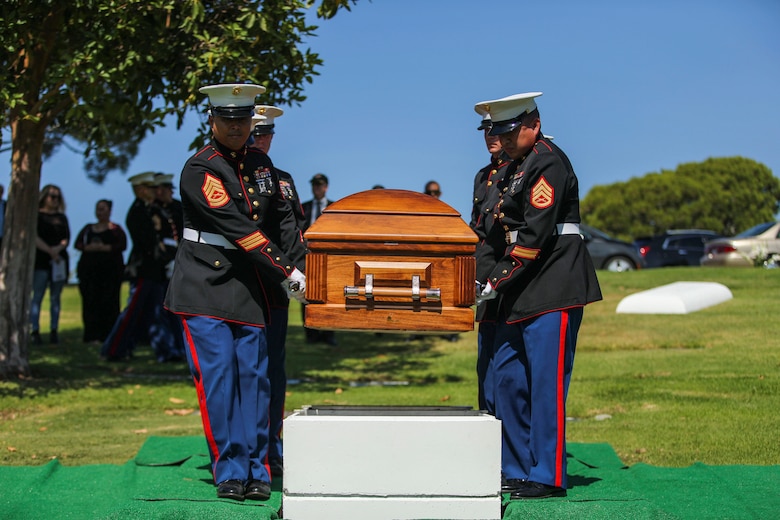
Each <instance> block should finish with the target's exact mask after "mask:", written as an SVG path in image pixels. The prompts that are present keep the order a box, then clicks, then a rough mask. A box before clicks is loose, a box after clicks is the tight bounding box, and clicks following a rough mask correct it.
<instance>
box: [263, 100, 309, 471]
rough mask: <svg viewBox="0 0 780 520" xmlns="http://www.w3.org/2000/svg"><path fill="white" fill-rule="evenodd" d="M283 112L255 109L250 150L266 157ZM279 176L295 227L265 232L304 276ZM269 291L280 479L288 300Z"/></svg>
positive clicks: (299, 241) (275, 467) (286, 183)
mask: <svg viewBox="0 0 780 520" xmlns="http://www.w3.org/2000/svg"><path fill="white" fill-rule="evenodd" d="M283 114H284V111H283V110H282V109H281V108H279V107H275V106H272V105H256V106H255V115H254V116H253V117H252V123H253V125H254V130H253V139H252V143H251V144H250V146H253V147H255V148H258V149H260V150H261V151H262V152H264V153H266V154H268V153H269V152H270V150H271V142H272V141H273V137H274V134H275V133H276V132H275V130H274V128H275V127H276V123H275V120H276V118H277V117H280V116H281V115H283ZM274 169H275V170H276V173H277V175H278V176H279V189H280V190H281V192H282V194H283V195H284V198H285V200H287V201H288V202H289V204H290V207H291V208H292V213H293V216H294V219H295V222H294V224H287V225H282V226H277V227H275V228H273V229H268V230H267V233H268V236H269V238H270V239H271V241H272V242H274V243H278V244H282V245H283V249H284V253H285V254H286V255H287V257H288V258H289V259H290V260H291V261H292V262H293V263H294V264H295V265H296V266H297V267H298V269H299V270H300V271H302V272H305V259H306V246H305V245H304V241H303V231H302V229H303V226H304V221H305V217H304V215H303V209H302V208H301V199H300V197H299V195H298V191H297V190H296V188H295V181H294V180H293V177H292V175H290V174H289V173H287V172H286V171H284V170H281V169H279V167H277V166H274ZM281 233H288V234H289V233H292V235H291V236H285V237H284V238H283V237H282V236H281ZM265 285H266V288H267V290H268V293H267V294H268V323H267V324H266V328H265V331H266V339H267V342H268V380H269V382H270V384H271V405H270V409H269V415H270V424H269V435H270V441H269V445H268V461H269V465H270V467H271V475H272V476H280V475H281V474H282V473H283V471H284V450H283V447H282V426H283V424H284V401H285V395H286V393H287V371H286V368H285V363H286V359H287V325H288V317H289V307H290V299H289V298H288V297H287V293H286V291H285V290H284V289H283V287H282V286H281V285H279V284H274V283H267V284H265Z"/></svg>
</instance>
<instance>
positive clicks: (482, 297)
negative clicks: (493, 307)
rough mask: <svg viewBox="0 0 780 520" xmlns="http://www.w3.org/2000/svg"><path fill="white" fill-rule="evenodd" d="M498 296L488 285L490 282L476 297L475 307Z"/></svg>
mask: <svg viewBox="0 0 780 520" xmlns="http://www.w3.org/2000/svg"><path fill="white" fill-rule="evenodd" d="M497 296H498V292H497V291H496V290H495V289H493V286H492V285H490V282H488V283H487V284H485V288H484V289H482V292H481V293H480V294H478V295H477V305H479V304H480V303H482V302H486V301H488V300H492V299H494V298H496V297H497Z"/></svg>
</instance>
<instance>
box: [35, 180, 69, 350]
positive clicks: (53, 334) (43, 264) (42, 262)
mask: <svg viewBox="0 0 780 520" xmlns="http://www.w3.org/2000/svg"><path fill="white" fill-rule="evenodd" d="M69 242H70V225H69V224H68V217H66V216H65V198H64V197H63V195H62V190H60V188H59V187H58V186H55V185H53V184H47V185H46V186H44V187H43V188H41V191H40V193H39V198H38V235H37V237H36V238H35V266H34V270H33V296H32V302H31V304H30V324H31V325H32V334H31V338H32V341H33V343H35V344H36V345H40V344H41V343H42V339H41V334H40V332H39V330H38V328H39V325H40V323H39V322H40V317H41V304H42V303H43V295H44V293H45V292H46V287H48V288H49V309H50V312H49V325H50V332H49V343H51V344H52V345H56V344H57V343H59V342H60V340H59V335H58V334H57V328H58V326H59V323H60V308H61V305H60V296H61V294H62V289H63V288H64V287H65V284H66V283H67V281H68V276H69V273H70V258H69V256H68V243H69Z"/></svg>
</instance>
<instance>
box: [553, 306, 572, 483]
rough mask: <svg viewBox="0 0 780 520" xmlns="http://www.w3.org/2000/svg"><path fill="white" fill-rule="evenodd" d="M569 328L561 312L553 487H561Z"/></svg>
mask: <svg viewBox="0 0 780 520" xmlns="http://www.w3.org/2000/svg"><path fill="white" fill-rule="evenodd" d="M568 328H569V311H561V328H560V331H559V332H558V391H557V402H558V403H557V404H558V407H557V412H556V414H557V421H558V424H557V432H558V438H557V439H556V442H555V485H556V486H557V487H562V485H563V475H562V474H561V467H562V466H563V457H565V456H566V454H565V453H564V449H563V446H564V443H565V442H566V430H565V428H566V394H565V392H564V388H563V384H564V372H565V368H566V330H567V329H568Z"/></svg>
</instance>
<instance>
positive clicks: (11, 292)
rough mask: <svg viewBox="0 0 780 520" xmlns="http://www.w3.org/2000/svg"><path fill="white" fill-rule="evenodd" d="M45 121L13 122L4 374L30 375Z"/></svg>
mask: <svg viewBox="0 0 780 520" xmlns="http://www.w3.org/2000/svg"><path fill="white" fill-rule="evenodd" d="M44 134H45V124H43V123H42V122H40V121H39V122H34V121H31V120H29V119H18V120H14V121H13V123H12V125H11V135H12V143H13V144H12V146H13V154H12V159H11V185H10V187H9V190H8V191H9V193H8V205H7V208H6V214H5V236H4V238H3V244H2V250H0V379H7V378H10V377H15V376H19V375H24V376H26V375H29V373H30V364H29V361H28V353H27V345H28V340H29V334H28V332H29V319H30V299H31V292H32V274H33V265H34V259H35V237H36V236H37V234H38V230H37V228H38V190H39V186H40V182H41V157H42V151H43V140H44Z"/></svg>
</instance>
